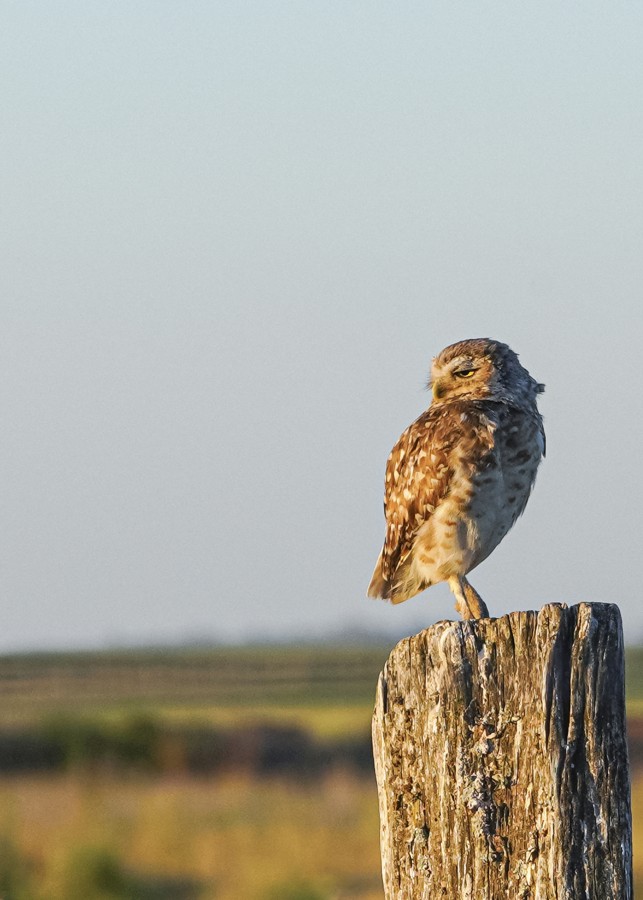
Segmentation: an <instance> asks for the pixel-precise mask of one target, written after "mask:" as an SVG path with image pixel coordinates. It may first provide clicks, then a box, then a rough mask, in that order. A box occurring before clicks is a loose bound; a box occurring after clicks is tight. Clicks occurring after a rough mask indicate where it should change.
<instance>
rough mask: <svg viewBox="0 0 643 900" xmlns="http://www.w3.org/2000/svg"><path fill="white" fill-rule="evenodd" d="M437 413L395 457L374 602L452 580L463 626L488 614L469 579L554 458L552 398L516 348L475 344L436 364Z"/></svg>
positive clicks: (371, 592) (416, 427)
mask: <svg viewBox="0 0 643 900" xmlns="http://www.w3.org/2000/svg"><path fill="white" fill-rule="evenodd" d="M429 387H430V388H431V390H432V393H433V400H432V402H431V405H430V406H429V408H428V409H427V410H426V412H423V413H422V415H421V416H420V417H419V418H418V419H416V421H415V422H413V424H412V425H409V427H408V428H407V429H406V431H405V432H404V434H403V435H402V436H401V438H400V439H399V441H398V442H397V444H396V445H395V447H394V448H393V450H392V451H391V455H390V456H389V458H388V462H387V465H386V483H385V493H384V514H385V517H386V537H385V539H384V546H383V548H382V552H381V553H380V555H379V559H378V560H377V565H376V566H375V571H374V573H373V578H372V579H371V583H370V585H369V588H368V596H369V597H382V598H384V599H386V600H390V601H391V602H392V603H401V602H402V601H403V600H408V599H409V598H410V597H414V596H415V595H416V594H418V593H420V591H423V590H425V589H426V588H428V587H430V586H431V585H432V584H437V583H439V582H441V581H446V582H448V584H449V587H450V588H451V590H452V591H453V594H454V596H455V600H456V604H455V606H456V610H457V611H458V612H459V613H460V614H461V616H462V617H463V618H464V619H474V618H481V617H485V616H488V615H489V613H488V610H487V607H486V605H485V603H484V601H483V600H482V598H481V597H480V595H479V594H478V593H477V591H476V590H475V589H474V588H473V587H472V585H470V584H469V582H468V581H467V578H466V576H467V575H468V573H469V572H470V571H471V570H472V569H475V567H476V566H477V565H479V564H480V563H481V562H482V561H483V560H484V559H486V558H487V556H489V554H490V553H491V552H492V550H494V549H495V547H497V546H498V544H499V543H500V541H501V540H502V539H503V537H504V536H505V535H506V534H507V532H508V531H509V529H510V528H511V526H512V525H513V524H514V522H515V521H516V519H517V518H518V516H520V514H521V513H522V512H523V510H524V509H525V506H526V504H527V500H528V499H529V494H530V493H531V489H532V487H533V485H534V481H535V478H536V471H537V469H538V465H539V464H540V461H541V459H542V458H543V456H544V455H545V432H544V429H543V422H542V417H541V415H540V413H539V412H538V407H537V405H536V398H537V396H538V394H540V393H542V392H543V391H544V389H545V388H544V385H542V384H538V382H537V381H535V380H534V379H533V378H532V377H531V375H530V374H529V372H528V371H527V370H526V369H525V368H524V367H523V366H522V365H521V364H520V362H519V361H518V356H517V355H516V353H514V351H513V350H511V348H510V347H508V346H507V344H501V343H500V342H499V341H493V340H490V339H488V338H475V339H472V340H466V341H460V342H459V343H457V344H451V346H449V347H446V348H445V349H444V350H442V352H441V353H440V354H439V355H438V356H436V357H435V359H434V360H433V364H432V367H431V378H430V381H429Z"/></svg>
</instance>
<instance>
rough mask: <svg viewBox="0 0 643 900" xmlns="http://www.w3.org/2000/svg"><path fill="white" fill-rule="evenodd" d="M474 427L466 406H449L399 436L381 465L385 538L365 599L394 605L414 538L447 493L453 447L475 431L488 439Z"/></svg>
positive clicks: (474, 418) (475, 436) (428, 414)
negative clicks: (384, 463) (384, 477)
mask: <svg viewBox="0 0 643 900" xmlns="http://www.w3.org/2000/svg"><path fill="white" fill-rule="evenodd" d="M472 413H473V415H472ZM480 424H481V422H480V421H479V420H478V417H477V416H476V414H475V412H473V410H472V409H471V405H469V408H468V410H467V412H466V413H465V412H464V407H461V406H460V404H458V403H453V404H449V405H448V407H444V406H443V407H430V408H429V409H428V410H427V411H426V412H425V413H423V414H422V415H421V416H420V417H419V419H417V420H416V421H415V422H413V424H412V425H410V426H409V427H408V428H407V429H406V431H405V432H404V434H402V436H401V437H400V439H399V441H398V442H397V444H396V445H395V447H394V448H393V450H392V451H391V454H390V456H389V458H388V461H387V464H386V485H385V492H384V514H385V517H386V537H385V539H384V546H383V548H382V553H381V554H380V558H379V560H378V563H377V566H376V568H375V573H374V574H373V579H372V581H371V584H370V587H369V590H368V594H369V596H373V597H384V598H386V599H393V600H394V601H395V599H396V598H395V597H394V596H393V594H394V590H395V585H396V583H397V582H398V581H399V580H400V576H401V574H402V573H403V571H404V568H405V564H406V563H407V561H410V560H409V557H410V555H411V551H412V549H413V543H414V541H415V538H416V535H417V533H418V531H419V530H420V528H421V527H422V525H424V523H425V522H426V521H427V520H428V519H429V518H430V516H431V515H432V514H433V512H434V510H435V509H436V507H437V506H439V504H440V503H441V501H442V500H443V499H444V497H445V496H446V495H447V494H448V492H449V490H450V485H451V479H452V478H453V474H454V467H453V466H454V459H453V450H454V447H455V446H456V445H458V444H459V443H460V442H462V441H467V443H476V442H477V440H478V439H480V435H481V431H482V433H483V434H484V435H485V438H487V439H489V432H488V431H487V428H486V427H485V428H483V429H480V428H479V426H480ZM484 443H486V440H485V441H484ZM480 449H481V450H482V449H483V448H482V447H481V448H480ZM484 449H485V450H487V451H488V449H490V448H489V445H487V446H486V447H485V448H484ZM460 462H461V461H460ZM400 599H405V598H400Z"/></svg>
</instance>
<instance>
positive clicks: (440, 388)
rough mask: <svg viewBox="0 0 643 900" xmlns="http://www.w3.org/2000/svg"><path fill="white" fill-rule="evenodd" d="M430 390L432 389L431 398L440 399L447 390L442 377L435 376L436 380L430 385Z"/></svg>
mask: <svg viewBox="0 0 643 900" xmlns="http://www.w3.org/2000/svg"><path fill="white" fill-rule="evenodd" d="M431 390H432V391H433V399H434V400H441V399H442V398H443V397H444V395H445V394H446V392H447V390H446V385H445V383H444V379H442V378H436V380H435V381H434V382H433V384H432V385H431Z"/></svg>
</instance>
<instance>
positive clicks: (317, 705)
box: [0, 645, 390, 736]
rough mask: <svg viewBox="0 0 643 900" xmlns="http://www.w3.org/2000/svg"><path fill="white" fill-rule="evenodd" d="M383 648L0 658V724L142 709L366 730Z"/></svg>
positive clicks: (316, 729)
mask: <svg viewBox="0 0 643 900" xmlns="http://www.w3.org/2000/svg"><path fill="white" fill-rule="evenodd" d="M389 649H390V648H388V647H384V646H375V647H349V646H326V645H321V646H310V647H292V646H287V647H276V646H270V647H239V648H215V649H211V650H203V649H198V650H184V649H180V650H177V649H167V650H124V651H112V652H95V653H64V654H25V655H20V656H7V657H3V658H0V692H1V693H0V703H1V705H0V725H3V726H5V727H6V726H24V725H29V724H33V723H36V722H38V721H40V720H42V718H43V717H51V716H52V715H55V714H64V715H68V714H73V715H76V716H80V715H86V716H95V715H100V716H108V717H109V716H112V717H118V716H120V715H123V714H130V713H131V712H133V711H135V712H145V713H146V714H149V715H154V716H155V717H157V718H159V719H161V720H167V721H172V722H176V723H178V722H184V721H187V720H189V721H193V722H194V721H198V722H202V723H208V724H216V725H223V726H231V725H235V724H243V723H245V722H249V721H256V720H259V719H260V720H261V721H272V722H276V721H278V722H280V723H289V724H297V725H299V726H300V727H306V728H308V729H309V730H311V731H312V732H313V733H314V734H317V735H321V736H335V735H340V734H342V735H347V734H351V733H353V734H354V733H358V732H360V731H363V730H364V729H368V725H369V721H370V715H371V710H372V707H373V702H374V695H375V686H376V683H377V676H378V673H379V672H380V670H381V668H382V666H383V665H384V662H385V661H386V658H387V655H388V652H389Z"/></svg>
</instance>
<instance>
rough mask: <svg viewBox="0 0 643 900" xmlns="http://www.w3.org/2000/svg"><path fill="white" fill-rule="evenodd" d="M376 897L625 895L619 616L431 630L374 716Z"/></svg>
mask: <svg viewBox="0 0 643 900" xmlns="http://www.w3.org/2000/svg"><path fill="white" fill-rule="evenodd" d="M373 750H374V757H375V770H376V775H377V784H378V793H379V805H380V823H381V849H382V875H383V880H384V891H385V895H386V900H433V898H441V900H500V898H502V900H581V898H582V900H631V898H632V824H631V807H630V783H629V772H628V762H627V747H626V742H625V689H624V656H623V632H622V626H621V617H620V613H619V610H618V607H616V606H614V605H611V604H604V603H594V604H587V603H581V604H580V605H578V606H574V607H571V608H568V607H567V606H564V605H559V604H552V605H549V606H545V607H544V608H543V609H542V610H540V612H515V613H511V614H509V615H507V616H503V617H502V618H499V619H481V620H479V621H466V622H438V623H437V624H436V625H433V626H432V627H431V628H428V629H427V630H426V631H423V632H421V633H420V634H418V635H416V636H415V637H411V638H407V639H406V640H403V641H401V642H400V643H399V644H398V645H397V647H395V649H394V650H393V652H392V653H391V655H390V657H389V659H388V662H387V663H386V665H385V667H384V671H383V672H382V674H381V675H380V680H379V685H378V691H377V702H376V706H375V712H374V714H373Z"/></svg>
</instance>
